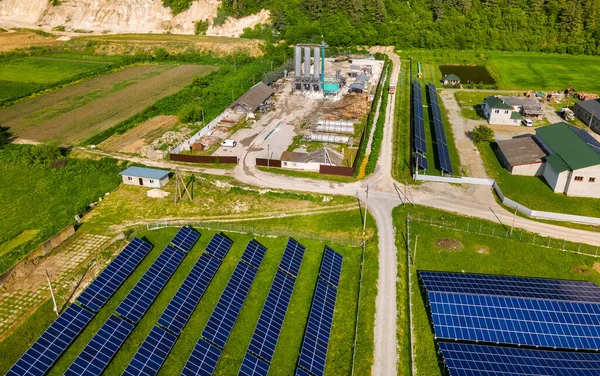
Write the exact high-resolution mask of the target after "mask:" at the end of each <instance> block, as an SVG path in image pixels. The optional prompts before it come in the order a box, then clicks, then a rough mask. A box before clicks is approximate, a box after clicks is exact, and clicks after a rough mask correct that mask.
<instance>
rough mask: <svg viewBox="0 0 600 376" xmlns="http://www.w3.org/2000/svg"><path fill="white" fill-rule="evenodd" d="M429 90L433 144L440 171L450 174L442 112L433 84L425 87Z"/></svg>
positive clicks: (450, 168) (448, 153)
mask: <svg viewBox="0 0 600 376" xmlns="http://www.w3.org/2000/svg"><path fill="white" fill-rule="evenodd" d="M427 88H428V90H429V99H430V102H431V106H429V110H430V111H431V115H432V118H433V129H434V133H435V142H436V147H437V151H438V158H439V159H440V169H441V170H442V171H444V172H447V173H449V174H452V163H451V162H450V152H449V151H448V143H447V142H446V131H445V130H444V121H443V120H442V112H441V111H440V105H439V103H438V98H437V90H436V89H435V86H434V85H433V84H431V83H430V84H429V85H427Z"/></svg>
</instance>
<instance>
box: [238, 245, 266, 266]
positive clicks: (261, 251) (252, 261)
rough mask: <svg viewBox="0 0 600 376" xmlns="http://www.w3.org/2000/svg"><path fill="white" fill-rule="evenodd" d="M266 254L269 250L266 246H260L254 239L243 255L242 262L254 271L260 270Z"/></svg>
mask: <svg viewBox="0 0 600 376" xmlns="http://www.w3.org/2000/svg"><path fill="white" fill-rule="evenodd" d="M265 252H267V248H265V246H264V245H262V244H260V243H259V242H257V241H256V240H254V239H252V240H250V242H249V243H248V245H247V246H246V249H245V250H244V253H243V254H242V261H244V262H245V263H246V264H248V265H250V266H251V267H253V268H254V269H258V268H260V264H261V263H262V260H263V258H264V257H265Z"/></svg>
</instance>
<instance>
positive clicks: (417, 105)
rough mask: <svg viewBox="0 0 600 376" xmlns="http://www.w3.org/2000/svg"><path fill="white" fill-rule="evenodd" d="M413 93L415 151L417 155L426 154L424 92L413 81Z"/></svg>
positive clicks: (419, 85) (418, 84)
mask: <svg viewBox="0 0 600 376" xmlns="http://www.w3.org/2000/svg"><path fill="white" fill-rule="evenodd" d="M412 92H413V101H412V104H413V106H412V107H413V128H414V136H413V143H414V149H415V151H416V152H417V153H421V154H425V153H427V146H426V143H425V115H424V114H423V92H422V91H421V84H420V83H418V82H417V81H413V83H412Z"/></svg>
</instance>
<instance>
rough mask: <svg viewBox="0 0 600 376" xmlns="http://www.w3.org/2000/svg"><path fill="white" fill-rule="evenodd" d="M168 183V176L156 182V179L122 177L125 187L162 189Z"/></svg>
mask: <svg viewBox="0 0 600 376" xmlns="http://www.w3.org/2000/svg"><path fill="white" fill-rule="evenodd" d="M140 179H142V184H140ZM168 182H169V176H166V177H164V178H162V179H161V180H158V179H147V178H140V177H137V176H126V175H123V184H127V185H139V186H144V187H150V188H162V187H164V186H165V185H167V183H168Z"/></svg>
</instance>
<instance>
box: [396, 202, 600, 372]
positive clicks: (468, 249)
mask: <svg viewBox="0 0 600 376" xmlns="http://www.w3.org/2000/svg"><path fill="white" fill-rule="evenodd" d="M407 211H409V212H410V213H411V215H412V216H413V217H415V218H416V217H417V215H419V214H420V215H421V216H422V218H426V219H428V218H430V216H433V218H434V223H435V222H436V221H437V222H442V221H445V223H448V222H451V223H452V222H454V221H455V220H456V221H458V226H457V227H458V228H460V227H461V224H465V223H466V222H469V223H470V226H471V227H470V228H471V231H473V228H474V227H475V228H476V227H478V226H479V225H482V226H483V228H486V229H488V230H489V229H490V228H491V227H493V226H496V227H498V226H499V225H498V224H494V223H492V222H488V221H483V220H478V219H474V218H468V217H462V216H458V215H454V214H450V213H446V212H442V211H437V210H434V209H429V208H423V207H417V208H409V209H407V210H406V209H404V208H402V207H398V208H396V209H395V210H394V219H395V225H396V228H397V229H398V233H397V245H398V251H399V252H398V264H399V269H398V270H399V271H398V273H399V275H398V277H399V278H398V279H399V282H398V289H399V290H398V307H399V317H398V330H399V332H398V339H399V341H400V342H399V344H400V346H399V347H400V349H401V350H400V354H399V365H400V366H399V374H400V375H402V374H403V375H406V374H409V370H410V364H409V359H410V346H409V343H410V342H409V332H408V317H407V316H406V315H405V314H404V312H406V311H405V309H406V308H407V304H408V298H407V294H406V292H407V284H406V278H407V276H406V272H407V271H406V256H407V255H406V242H405V239H406V237H407V234H406V212H407ZM442 218H443V219H442ZM463 229H464V227H463ZM417 235H418V242H417V254H416V265H415V266H414V267H412V268H411V272H412V278H413V285H412V297H413V322H414V328H415V332H414V338H415V359H416V362H415V363H416V368H417V374H418V375H432V376H433V375H441V374H442V373H441V371H440V368H439V366H438V359H437V356H436V351H435V345H434V336H433V332H432V328H431V325H430V323H429V319H428V315H427V311H426V308H425V304H424V301H423V297H422V296H421V293H420V291H419V288H418V284H417V283H416V281H417V279H416V270H440V271H451V272H461V271H465V272H469V273H490V274H504V275H516V276H533V277H547V278H561V279H575V280H587V281H592V282H595V283H600V273H598V272H597V271H596V270H595V269H594V263H595V262H597V259H596V258H594V257H590V256H585V255H578V254H574V253H570V252H562V251H560V250H556V249H548V248H545V247H541V246H535V245H531V244H530V243H527V242H520V241H518V240H511V239H505V238H501V237H492V236H486V235H479V234H477V233H473V232H470V233H469V232H466V231H461V230H454V229H450V228H441V227H437V226H430V225H429V224H428V222H427V221H425V222H424V223H418V222H416V221H411V224H410V239H411V246H412V247H413V248H412V249H411V252H412V253H413V254H414V245H415V240H416V236H417ZM439 239H454V240H457V241H459V242H460V243H462V245H463V248H462V249H461V250H458V251H447V250H446V249H444V248H441V247H439V246H437V245H436V244H435V243H436V241H437V240H439Z"/></svg>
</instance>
